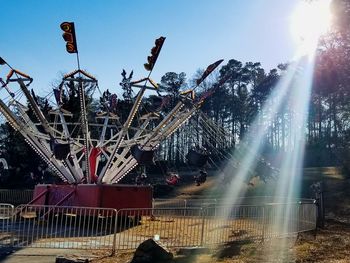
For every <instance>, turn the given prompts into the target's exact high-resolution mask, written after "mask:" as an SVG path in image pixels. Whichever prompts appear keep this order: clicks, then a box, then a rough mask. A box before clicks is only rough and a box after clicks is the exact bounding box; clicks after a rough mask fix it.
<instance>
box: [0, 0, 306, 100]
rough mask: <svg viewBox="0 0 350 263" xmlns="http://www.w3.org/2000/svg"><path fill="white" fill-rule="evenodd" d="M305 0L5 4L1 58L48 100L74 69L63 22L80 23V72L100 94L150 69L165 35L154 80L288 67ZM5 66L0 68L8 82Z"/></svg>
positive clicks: (0, 1) (0, 0) (1, 3)
mask: <svg viewBox="0 0 350 263" xmlns="http://www.w3.org/2000/svg"><path fill="white" fill-rule="evenodd" d="M299 1H302V0H215V1H214V0H176V1H175V0H85V1H83V0H74V1H73V0H60V1H59V0H46V1H44V0H0V7H1V10H2V12H1V16H0V22H1V27H0V56H2V57H3V58H5V59H6V60H7V61H8V62H9V63H10V64H12V65H13V66H14V67H15V68H17V69H19V70H21V71H23V72H25V73H27V74H29V75H31V76H32V77H33V78H34V82H33V84H32V85H33V88H34V89H35V91H37V93H38V94H40V95H44V94H46V93H47V92H49V91H51V83H52V82H53V81H54V80H57V79H59V72H64V73H66V72H69V71H72V70H73V69H75V68H76V62H75V55H71V54H68V53H67V52H66V51H65V43H64V41H63V39H62V31H61V29H60V27H59V25H60V23H61V22H64V21H69V22H71V21H73V22H75V27H76V34H77V39H78V49H79V53H80V59H81V67H82V68H83V69H86V70H87V71H88V72H90V73H91V74H93V75H94V76H96V77H97V78H98V79H99V83H100V86H101V89H102V90H104V89H107V88H109V89H110V90H113V91H114V92H116V91H117V90H119V89H120V87H119V85H118V83H119V82H120V80H121V76H120V73H121V71H122V69H123V68H125V69H126V70H127V71H130V70H131V69H134V72H135V74H134V77H135V78H141V77H144V76H146V74H147V72H146V71H145V70H144V69H143V63H145V62H146V57H147V55H149V52H150V49H151V47H152V46H153V44H154V39H156V38H157V37H159V36H162V35H163V36H165V37H166V38H167V39H166V41H165V43H164V46H163V50H162V52H161V54H160V56H159V58H158V61H157V64H156V66H155V68H154V73H153V74H152V78H153V79H154V80H155V81H157V82H158V81H160V77H161V76H162V75H163V74H164V73H166V72H168V71H175V72H181V71H184V72H185V73H186V74H187V76H188V78H191V76H192V75H193V74H194V73H195V71H196V70H197V69H198V68H206V66H207V65H208V64H211V63H212V62H214V61H216V60H218V59H221V58H223V59H225V61H224V63H225V62H227V60H228V59H231V58H234V59H238V60H241V61H243V62H247V61H253V62H261V63H262V65H263V67H264V68H265V69H266V70H269V69H271V68H273V67H276V66H277V64H278V63H280V62H287V61H288V60H290V59H291V58H292V57H293V54H294V53H295V50H296V47H295V45H294V42H293V39H292V36H291V34H290V30H289V18H290V15H291V13H292V11H293V8H294V6H295V5H296V4H297V3H298V2H299ZM6 74H7V69H6V71H5V68H4V67H3V66H2V67H1V68H0V76H1V77H5V76H6Z"/></svg>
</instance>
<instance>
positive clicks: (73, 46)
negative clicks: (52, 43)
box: [61, 22, 78, 53]
mask: <svg viewBox="0 0 350 263" xmlns="http://www.w3.org/2000/svg"><path fill="white" fill-rule="evenodd" d="M61 29H62V30H63V31H64V33H63V34H62V37H63V39H64V41H66V42H67V43H66V49H67V52H68V53H78V47H77V40H76V38H75V29H74V23H73V22H63V23H62V24H61Z"/></svg>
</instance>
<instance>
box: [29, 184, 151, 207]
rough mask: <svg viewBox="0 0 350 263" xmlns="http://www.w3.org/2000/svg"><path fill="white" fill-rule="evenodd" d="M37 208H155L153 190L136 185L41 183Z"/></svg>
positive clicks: (38, 188)
mask: <svg viewBox="0 0 350 263" xmlns="http://www.w3.org/2000/svg"><path fill="white" fill-rule="evenodd" d="M30 204H33V205H54V206H77V207H97V208H115V209H117V210H119V209H123V208H152V187H151V186H135V185H119V184H116V185H95V184H80V185H55V184H39V185H37V186H36V187H35V189H34V197H33V200H32V201H31V202H30Z"/></svg>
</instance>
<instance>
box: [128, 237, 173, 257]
mask: <svg viewBox="0 0 350 263" xmlns="http://www.w3.org/2000/svg"><path fill="white" fill-rule="evenodd" d="M173 257H174V256H173V254H172V253H171V252H169V251H168V250H167V249H166V248H165V247H164V246H163V245H162V244H161V243H160V242H159V241H154V240H153V239H147V240H146V241H144V242H142V243H141V244H140V245H139V246H138V248H137V249H136V251H135V254H134V257H133V259H132V260H131V262H130V263H166V262H170V261H171V260H172V259H173Z"/></svg>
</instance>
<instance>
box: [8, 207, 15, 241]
mask: <svg viewBox="0 0 350 263" xmlns="http://www.w3.org/2000/svg"><path fill="white" fill-rule="evenodd" d="M16 210H17V207H16ZM16 217H17V213H15V208H14V206H12V207H11V219H10V220H9V222H10V226H9V228H10V229H9V230H10V232H11V240H10V244H11V247H14V246H15V233H14V231H15V227H14V226H15V223H16Z"/></svg>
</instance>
